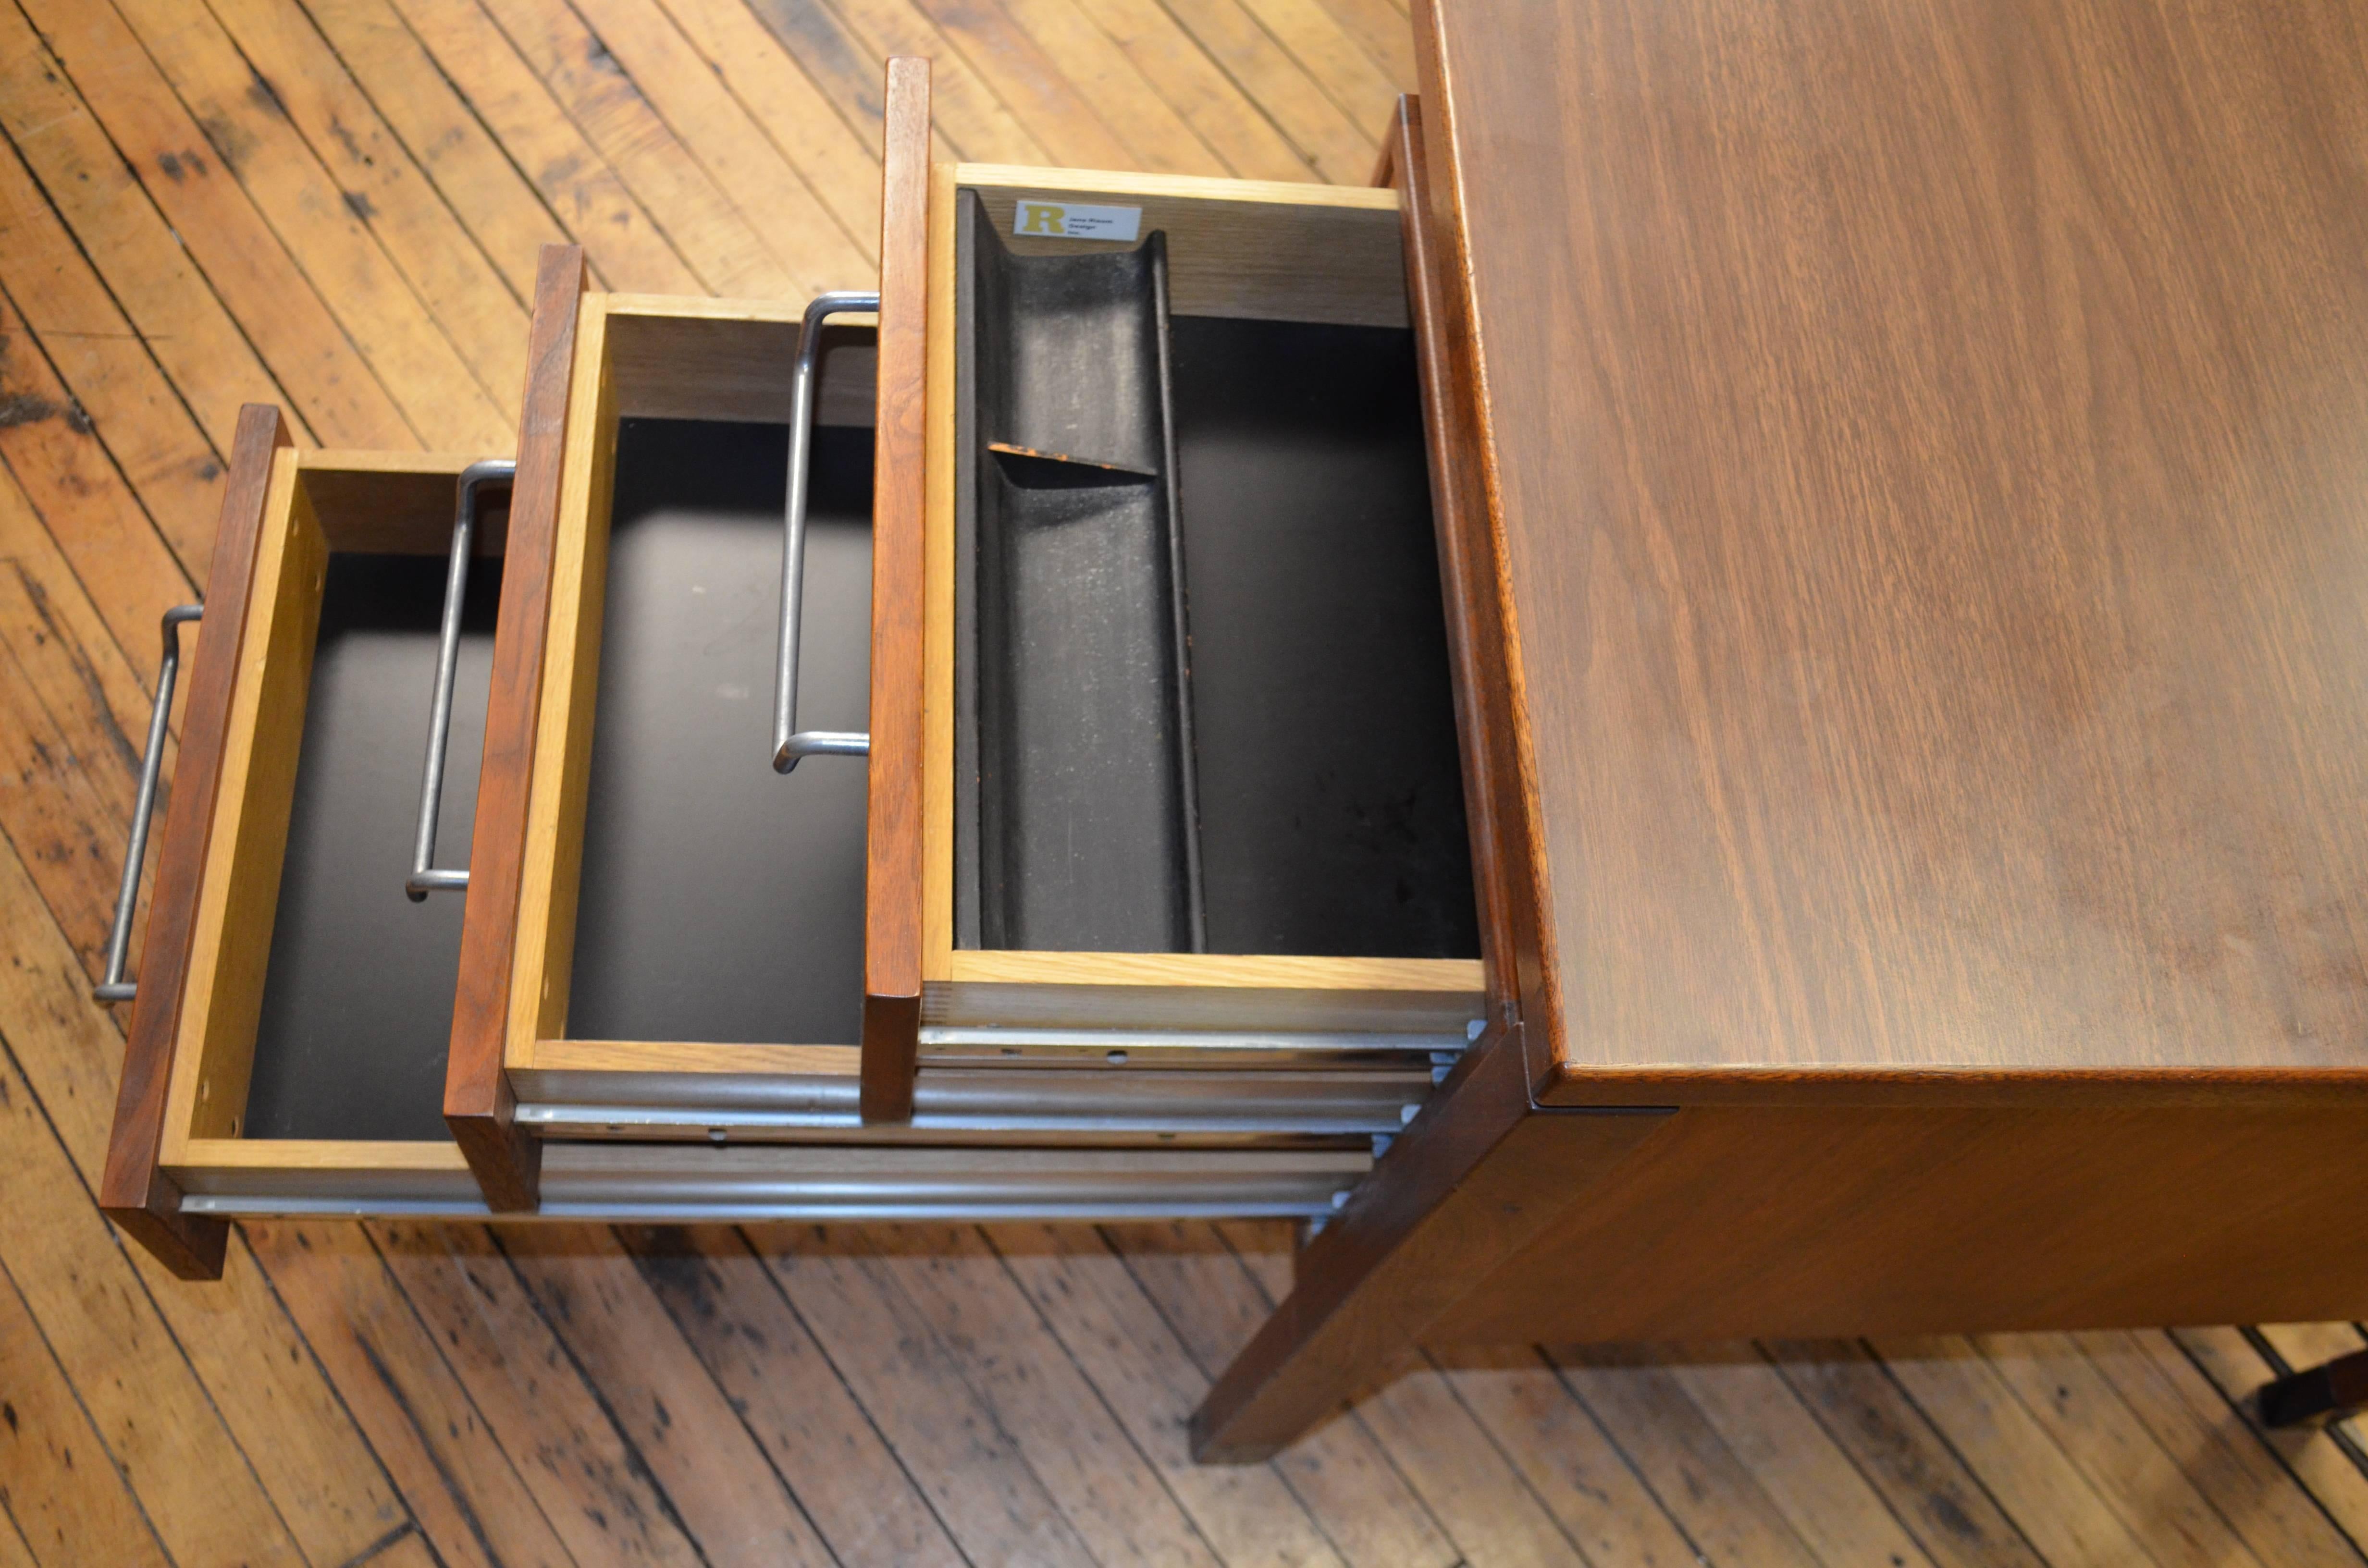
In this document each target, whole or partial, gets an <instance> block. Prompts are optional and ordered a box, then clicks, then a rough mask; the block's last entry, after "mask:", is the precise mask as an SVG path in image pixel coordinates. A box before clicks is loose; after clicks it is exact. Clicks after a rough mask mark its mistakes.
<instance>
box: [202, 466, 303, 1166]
mask: <svg viewBox="0 0 2368 1568" xmlns="http://www.w3.org/2000/svg"><path fill="white" fill-rule="evenodd" d="M328 564H329V549H328V544H327V542H326V541H325V540H324V539H323V538H322V537H321V526H320V524H319V523H318V522H317V521H316V520H315V519H314V517H313V512H312V508H311V507H310V506H308V505H307V504H306V502H305V499H304V496H303V494H302V488H301V487H300V486H299V485H298V483H297V455H296V454H295V453H294V452H292V451H290V452H284V453H282V454H280V455H279V458H278V460H276V461H275V462H274V463H273V464H272V474H271V491H270V495H269V498H268V500H267V501H266V502H265V503H264V513H263V542H262V546H261V548H260V549H258V550H257V551H256V570H255V583H254V586H253V588H252V589H251V590H250V591H249V593H248V595H247V601H246V625H245V635H244V637H243V638H242V639H241V641H240V646H239V651H238V676H237V679H236V682H235V684H234V686H233V690H232V692H231V707H230V723H229V725H228V727H227V729H226V730H225V731H224V740H223V745H222V758H223V760H222V778H221V781H220V783H219V784H218V785H217V787H216V790H215V805H214V817H213V824H212V827H211V830H210V834H209V843H210V847H209V848H208V850H207V853H206V872H205V878H204V881H203V882H202V883H201V885H200V886H199V892H198V918H197V926H196V935H195V937H194V939H193V940H192V941H191V943H190V947H189V952H190V957H189V968H188V975H187V978H186V979H185V980H184V981H183V982H182V1003H181V1027H180V1030H179V1033H178V1034H177V1036H176V1039H175V1040H174V1044H173V1074H172V1082H171V1086H170V1090H169V1092H168V1093H167V1095H166V1096H165V1142H164V1146H163V1149H162V1150H161V1152H160V1157H161V1158H162V1160H163V1161H164V1163H165V1165H167V1166H168V1167H169V1166H175V1165H180V1164H182V1163H183V1162H184V1150H185V1146H186V1143H187V1141H188V1139H190V1138H192V1137H195V1138H235V1137H237V1136H238V1134H239V1129H240V1126H241V1124H242V1123H243V1122H244V1120H245V1116H246V1092H247V1080H248V1074H249V1071H250V1069H251V1068H252V1067H253V1064H254V1062H255V1036H256V1025H257V1022H258V1020H260V1018H261V1017H262V1016H263V975H264V969H265V966H266V965H267V963H268V961H269V960H270V957H271V933H272V930H273V927H274V926H277V925H278V923H279V921H278V916H279V873H280V869H281V866H282V864H283V862H284V861H285V859H286V857H287V852H288V824H289V819H290V817H291V816H292V815H293V814H294V810H295V803H296V764H297V756H298V754H299V753H300V752H301V751H302V748H303V744H304V716H305V710H306V708H307V707H308V706H309V705H310V704H309V699H310V697H311V694H312V684H313V642H314V639H315V634H316V633H317V632H318V631H319V630H320V624H321V597H322V588H323V585H324V581H325V578H326V574H327V571H328Z"/></svg>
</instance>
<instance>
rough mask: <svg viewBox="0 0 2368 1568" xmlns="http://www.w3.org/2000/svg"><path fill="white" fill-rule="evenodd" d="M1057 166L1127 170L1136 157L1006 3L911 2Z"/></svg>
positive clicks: (969, 0)
mask: <svg viewBox="0 0 2368 1568" xmlns="http://www.w3.org/2000/svg"><path fill="white" fill-rule="evenodd" d="M912 4H913V6H914V8H915V9H916V10H918V11H919V12H920V13H921V14H922V15H924V16H926V17H928V18H929V20H930V21H931V22H932V23H933V24H935V26H936V27H937V29H938V31H939V34H940V35H941V36H942V37H943V39H944V40H945V41H944V45H943V46H942V51H943V52H951V53H954V54H958V55H960V56H961V58H962V61H963V62H964V63H966V64H967V65H968V66H969V67H970V68H971V70H972V71H973V72H975V73H976V74H978V77H979V79H980V80H981V81H982V82H984V83H985V84H986V85H987V87H988V89H989V90H990V91H992V92H993V93H994V94H995V96H996V99H997V100H998V101H1000V102H1001V103H1002V105H1003V106H1004V108H1008V110H1010V111H1011V117H1012V118H1013V119H1016V120H1018V121H1019V123H1020V124H1021V125H1022V126H1024V127H1026V128H1027V131H1028V133H1029V134H1030V136H1033V137H1034V138H1035V139H1036V140H1037V141H1038V142H1041V143H1042V145H1043V147H1044V149H1045V151H1046V152H1047V153H1049V154H1050V155H1051V157H1052V161H1053V162H1054V163H1056V164H1062V165H1068V166H1071V167H1075V168H1086V169H1122V168H1125V167H1127V166H1128V165H1129V163H1130V162H1131V161H1132V156H1133V154H1132V153H1130V152H1129V150H1128V148H1127V145H1126V143H1125V142H1122V141H1121V140H1120V138H1119V136H1118V135H1117V133H1116V132H1115V131H1112V130H1111V129H1110V126H1109V125H1108V124H1106V123H1104V121H1103V119H1102V118H1101V116H1100V115H1099V114H1097V113H1096V112H1095V111H1094V108H1093V106H1092V105H1091V104H1089V103H1087V101H1086V99H1085V98H1084V97H1083V96H1082V95H1080V94H1079V93H1078V92H1077V90H1076V88H1075V87H1074V86H1072V85H1070V84H1069V82H1068V79H1067V78H1066V77H1065V76H1064V75H1063V74H1062V73H1061V70H1060V68H1059V67H1058V66H1056V65H1054V64H1053V62H1052V60H1051V59H1050V58H1049V57H1047V56H1046V54H1045V52H1044V51H1043V50H1042V47H1040V46H1039V45H1038V43H1037V42H1036V40H1034V39H1032V38H1030V36H1029V35H1028V33H1027V32H1026V31H1025V30H1024V29H1023V28H1020V27H1019V24H1018V23H1017V22H1015V21H1013V19H1012V17H1011V15H1010V13H1009V12H1008V11H1006V10H1005V9H1004V8H1003V6H1002V5H1001V4H1000V0H912Z"/></svg>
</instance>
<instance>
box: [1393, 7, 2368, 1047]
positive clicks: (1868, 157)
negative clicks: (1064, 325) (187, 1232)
mask: <svg viewBox="0 0 2368 1568" xmlns="http://www.w3.org/2000/svg"><path fill="white" fill-rule="evenodd" d="M1422 10H1423V7H1420V6H1417V26H1420V27H1432V28H1436V30H1435V32H1433V33H1432V35H1431V39H1432V41H1433V45H1434V47H1433V48H1432V49H1431V50H1430V51H1429V55H1428V57H1427V59H1426V74H1427V80H1426V83H1425V87H1426V92H1425V102H1426V108H1427V111H1428V113H1429V116H1430V117H1431V119H1432V121H1433V123H1432V126H1431V131H1430V145H1431V147H1432V149H1433V162H1434V164H1435V165H1436V164H1437V163H1439V162H1440V161H1441V159H1442V153H1444V156H1445V161H1446V162H1448V163H1450V164H1451V165H1452V169H1451V171H1450V172H1451V173H1452V176H1453V189H1454V192H1455V194H1454V195H1453V196H1452V198H1451V200H1452V211H1454V212H1455V213H1456V214H1457V215H1458V217H1457V220H1456V221H1458V222H1460V223H1461V225H1462V235H1463V247H1464V251H1465V254H1466V256H1468V259H1469V267H1470V276H1469V287H1470V288H1471V290H1472V301H1473V306H1474V318H1475V320H1476V322H1477V324H1478V333H1479V340H1480V341H1479V350H1478V352H1479V358H1480V364H1481V374H1482V384H1483V389H1484V394H1485V397H1486V409H1487V418H1488V421H1489V424H1490V426H1491V428H1492V431H1493V450H1494V460H1495V462H1496V464H1497V476H1496V477H1497V485H1498V487H1499V492H1498V493H1499V505H1500V507H1501V517H1502V523H1503V528H1504V546H1505V552H1506V560H1505V565H1506V570H1507V573H1508V578H1509V590H1508V602H1509V606H1510V609H1511V612H1512V617H1513V619H1514V621H1515V627H1514V630H1513V632H1512V644H1513V647H1514V649H1515V651H1516V653H1517V656H1518V659H1519V663H1520V671H1519V679H1520V692H1521V700H1522V703H1523V711H1524V713H1525V715H1526V735H1525V740H1524V744H1525V748H1526V754H1527V756H1528V760H1529V762H1530V764H1531V768H1532V770H1533V781H1532V785H1531V799H1532V800H1533V802H1534V809H1535V811H1536V812H1537V816H1538V823H1539V826H1538V830H1537V833H1536V835H1535V845H1536V854H1535V861H1534V863H1535V864H1536V865H1537V866H1538V867H1539V868H1540V869H1542V876H1541V881H1543V884H1544V885H1543V897H1542V901H1541V902H1542V905H1543V914H1544V919H1543V926H1544V939H1543V943H1542V952H1541V954H1540V959H1541V966H1542V970H1543V992H1544V999H1545V1001H1546V1003H1547V1007H1546V1011H1547V1012H1548V1013H1549V1015H1550V1017H1549V1020H1548V1028H1547V1029H1546V1031H1545V1032H1546V1033H1547V1034H1548V1036H1549V1038H1550V1039H1551V1041H1552V1045H1553V1049H1554V1051H1555V1052H1556V1053H1557V1055H1558V1057H1559V1060H1560V1062H1561V1065H1562V1067H1563V1069H1564V1070H1565V1072H1566V1073H1572V1074H1584V1073H1586V1072H1587V1071H1588V1070H1589V1069H1594V1068H1607V1067H1609V1068H1635V1067H1642V1068H1679V1069H1699V1068H1709V1069H1725V1068H1748V1067H1766V1066H1777V1067H1785V1066H1790V1067H1839V1068H1859V1067H1908V1068H1916V1067H1930V1066H1941V1067H1967V1068H2009V1069H2076V1070H2079V1069H2090V1070H2106V1071H2112V1070H2118V1069H2132V1068H2135V1069H2145V1068H2162V1067H2195V1068H2215V1069H2216V1068H2229V1069H2238V1070H2244V1069H2260V1068H2270V1069H2280V1068H2288V1067H2328V1066H2337V1067H2360V1068H2363V1069H2368V1030H2363V1025H2368V809H2363V808H2368V156H2364V155H2363V153H2362V147H2363V146H2368V18H2363V16H2362V11H2361V9H2360V7H2358V6H2347V5H2344V4H2340V3H2334V0H2282V3H2281V4H2278V5H2274V6H2272V5H2267V4H2262V5H2253V6H2218V7H2192V8H2177V7H2158V6H2154V5H2150V4H2144V3H2140V0H2068V3H2066V4H2064V5H2061V6H2020V5H2005V6H1932V5H1929V4H1923V3H1921V0H1872V3H1869V4H1863V5H1848V6H1797V5H1783V4H1777V3H1775V0H1557V3H1555V4H1551V5H1543V4H1530V3H1525V0H1452V3H1451V4H1448V5H1445V6H1442V7H1440V10H1441V12H1442V13H1443V14H1442V15H1440V16H1439V17H1436V18H1435V19H1434V18H1432V17H1424V16H1422V15H1421V12H1422ZM1442 119H1443V123H1441V121H1442ZM1535 1012H1536V1008H1535V1007H1534V1006H1533V1007H1532V1016H1533V1017H1534V1015H1535Z"/></svg>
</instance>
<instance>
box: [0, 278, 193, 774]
mask: <svg viewBox="0 0 2368 1568" xmlns="http://www.w3.org/2000/svg"><path fill="white" fill-rule="evenodd" d="M5 284H6V278H5V276H0V290H5ZM0 406H6V409H7V410H8V417H7V418H6V419H5V420H0V462H5V463H6V464H7V466H8V472H9V473H10V474H11V475H13V476H14V477H15V479H16V481H17V488H18V489H19V490H20V491H22V492H23V493H24V495H25V498H26V500H27V501H28V502H29V503H30V504H31V506H32V507H33V510H34V513H35V514H36V515H37V516H39V517H40V519H41V521H42V523H43V524H44V526H46V527H47V528H48V529H49V533H50V537H51V539H52V540H56V541H57V545H58V551H59V553H60V554H62V555H63V557H64V558H65V561H66V563H67V565H68V566H69V567H71V568H72V569H73V572H74V578H75V580H76V581H77V582H79V583H80V584H81V585H82V587H83V591H84V592H85V594H87V595H88V596H89V597H90V600H91V604H92V607H93V608H95V609H97V611H98V614H99V616H100V618H101V619H102V620H103V621H104V622H105V623H106V625H107V628H108V632H109V633H110V634H111V635H112V637H113V640H114V642H115V645H116V647H117V649H118V650H119V651H120V653H122V655H123V657H124V659H125V661H126V662H127V663H129V664H130V665H131V667H132V669H133V670H134V671H135V672H137V674H138V676H139V677H140V682H141V684H142V686H143V687H148V688H149V689H151V690H152V691H153V690H154V687H155V684H156V676H157V672H158V669H159V666H160V665H162V663H163V660H164V649H163V647H162V645H161V640H160V638H159V637H158V635H157V618H158V617H160V616H162V615H163V614H164V613H165V608H166V607H168V606H171V605H176V604H186V603H188V601H189V600H191V599H193V598H195V597H197V585H195V584H194V583H192V582H190V580H189V577H188V574H187V573H185V572H183V571H182V570H181V563H180V562H179V560H178V559H176V557H175V555H174V553H173V549H172V546H171V545H169V544H168V543H166V542H165V536H164V535H163V534H162V533H161V532H159V531H158V530H157V528H156V526H155V525H154V522H152V521H151V520H150V518H149V517H148V513H147V511H146V510H145V509H144V508H143V507H142V506H141V505H140V500H139V497H137V496H136V495H134V494H132V492H131V485H130V484H129V483H126V482H125V481H124V478H123V475H122V474H120V472H117V471H116V467H115V463H114V460H113V458H112V457H111V456H110V455H109V453H108V450H107V449H106V447H105V446H104V444H103V443H102V442H101V441H100V439H99V435H98V428H97V425H96V423H95V422H94V421H93V420H92V419H91V417H90V415H89V412H88V411H87V410H86V409H85V408H84V406H83V405H82V404H81V403H78V402H76V401H75V399H74V393H73V392H72V391H71V390H69V389H68V388H67V386H66V385H65V383H64V382H63V381H60V380H59V379H58V374H57V369H56V367H55V366H53V365H51V363H50V360H49V357H48V356H47V355H46V354H44V353H43V352H42V351H41V345H40V341H39V340H38V339H36V338H34V337H33V335H31V334H30V333H29V332H28V331H27V330H26V327H25V320H24V318H23V317H22V316H20V315H18V314H17V311H16V308H15V306H14V304H13V303H12V302H11V301H9V300H8V299H7V298H6V294H5V292H0ZM134 726H135V727H134V730H133V732H132V733H142V731H141V730H140V729H139V728H138V721H137V720H136V719H135V720H134Z"/></svg>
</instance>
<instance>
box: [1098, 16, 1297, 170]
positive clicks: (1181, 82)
mask: <svg viewBox="0 0 2368 1568" xmlns="http://www.w3.org/2000/svg"><path fill="white" fill-rule="evenodd" d="M1076 3H1077V6H1078V8H1079V9H1080V10H1082V11H1083V12H1084V13H1085V14H1086V15H1087V16H1088V17H1091V18H1093V21H1094V23H1095V25H1097V26H1098V27H1099V28H1101V29H1102V31H1103V32H1104V33H1106V34H1108V35H1109V37H1110V41H1111V42H1113V43H1115V44H1116V45H1118V47H1119V48H1120V49H1121V50H1124V51H1126V56H1127V58H1128V59H1129V60H1131V61H1133V62H1134V65H1135V68H1136V69H1137V70H1138V71H1140V72H1142V73H1143V75H1144V80H1145V81H1147V82H1149V83H1150V84H1151V85H1152V88H1153V89H1154V90H1155V91H1156V92H1157V93H1158V94H1159V95H1160V97H1164V98H1165V99H1167V103H1168V105H1169V107H1170V108H1174V109H1175V110H1176V112H1177V113H1178V114H1179V115H1181V116H1182V117H1183V118H1184V120H1185V122H1186V123H1188V124H1189V125H1190V126H1191V127H1192V129H1193V130H1194V131H1198V132H1199V133H1200V136H1201V140H1202V141H1203V142H1207V143H1208V144H1209V147H1210V148H1211V150H1212V151H1213V152H1214V153H1216V155H1217V157H1218V158H1219V159H1220V160H1221V161H1222V162H1223V163H1224V165H1225V167H1226V169H1227V170H1228V171H1230V172H1231V173H1232V174H1234V175H1235V176H1237V177H1239V178H1242V179H1275V180H1310V179H1313V178H1315V169H1314V167H1313V166H1312V165H1309V163H1308V162H1307V160H1306V159H1305V158H1303V157H1301V156H1300V155H1299V153H1298V151H1297V150H1296V149H1294V148H1293V147H1292V144H1291V142H1290V141H1289V140H1288V139H1287V138H1285V137H1284V135H1283V134H1282V132H1281V131H1278V130H1276V129H1275V126H1274V122H1273V120H1272V119H1269V118H1268V116H1267V112H1266V110H1265V109H1264V108H1261V107H1260V106H1259V105H1258V104H1256V103H1254V102H1252V101H1251V100H1250V98H1249V97H1247V95H1245V94H1244V93H1243V92H1242V90H1241V88H1240V87H1239V86H1238V85H1235V82H1234V80H1233V78H1232V77H1230V76H1227V75H1226V74H1224V72H1223V71H1221V70H1219V69H1218V68H1217V65H1216V62H1213V61H1212V60H1211V59H1210V58H1209V57H1208V55H1207V54H1205V53H1203V52H1202V51H1201V46H1200V45H1199V44H1197V43H1195V42H1194V41H1193V40H1192V39H1191V36H1190V34H1188V33H1186V32H1185V31H1184V29H1183V28H1180V27H1178V25H1177V22H1176V18H1175V17H1172V16H1170V15H1168V13H1167V10H1166V9H1165V8H1163V7H1162V6H1160V4H1159V0H1076Z"/></svg>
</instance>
